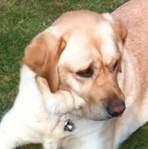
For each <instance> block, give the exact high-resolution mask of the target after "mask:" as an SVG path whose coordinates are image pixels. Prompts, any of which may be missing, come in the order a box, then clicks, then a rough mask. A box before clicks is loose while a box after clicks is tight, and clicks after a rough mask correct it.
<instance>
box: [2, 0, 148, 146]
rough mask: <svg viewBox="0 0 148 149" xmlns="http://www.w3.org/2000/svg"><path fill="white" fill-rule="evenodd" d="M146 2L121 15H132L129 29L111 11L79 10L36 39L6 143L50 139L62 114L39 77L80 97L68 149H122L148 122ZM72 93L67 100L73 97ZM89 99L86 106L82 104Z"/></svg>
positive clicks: (6, 125)
mask: <svg viewBox="0 0 148 149" xmlns="http://www.w3.org/2000/svg"><path fill="white" fill-rule="evenodd" d="M145 2H147V1H145V0H132V1H130V2H129V3H127V4H126V5H125V9H124V7H123V9H121V12H120V11H117V13H115V14H116V16H118V15H119V14H121V15H119V16H121V17H122V15H125V14H126V13H127V14H128V13H129V14H130V15H129V16H128V15H127V16H128V17H129V19H128V17H127V16H123V17H122V20H123V22H124V20H126V19H127V21H125V26H126V28H127V29H128V31H129V33H128V35H127V29H126V28H125V27H124V25H123V24H122V23H121V22H120V21H118V20H116V19H114V18H113V17H112V16H111V15H110V14H106V13H105V14H98V13H95V12H91V11H72V12H68V13H66V14H64V15H62V16H61V17H59V18H58V19H57V20H56V21H55V22H54V23H53V24H52V25H51V26H50V27H49V28H47V29H46V30H45V31H43V32H41V33H40V34H38V35H37V36H36V37H35V38H34V39H33V41H32V42H31V43H30V44H29V46H28V47H27V48H26V50H25V56H24V64H23V67H22V70H21V81H20V87H19V93H18V96H17V98H16V101H15V103H14V106H13V108H12V109H11V110H10V111H9V112H8V114H6V116H5V117H4V119H3V120H2V123H1V125H0V132H1V133H0V138H2V139H0V145H1V144H3V148H2V149H9V148H13V147H15V146H16V145H19V144H22V143H29V142H32V143H43V144H48V143H47V142H50V139H51V136H49V134H51V133H50V132H51V127H50V126H51V125H50V122H51V118H50V117H49V110H50V109H51V111H52V109H53V113H55V111H56V110H57V108H52V105H54V103H53V102H52V103H51V104H50V103H46V102H43V101H46V96H45V95H46V93H47V92H46V90H45V89H43V91H45V94H43V93H42V94H43V97H42V94H41V93H40V90H39V89H38V86H37V84H36V81H35V76H36V75H39V76H42V77H44V78H45V79H46V80H47V82H48V85H49V88H50V91H51V94H56V93H57V92H59V91H60V90H67V91H68V92H69V93H70V95H72V96H71V97H73V98H74V101H79V102H78V103H80V104H78V105H79V106H78V107H79V108H77V109H79V110H78V111H79V112H78V114H79V113H80V116H81V119H77V120H76V121H75V125H76V129H75V131H73V132H71V133H70V135H68V136H65V137H64V138H63V139H62V141H61V142H60V148H62V149H63V148H64V149H90V148H91V149H98V148H100V149H116V148H118V146H119V144H120V143H121V142H122V141H124V140H125V139H126V138H127V137H128V136H129V135H130V134H131V133H133V132H134V131H135V130H136V129H137V128H139V127H140V126H142V125H143V124H144V123H146V122H147V121H148V79H147V74H148V67H147V64H148V59H147V58H148V55H147V54H148V51H147V49H148V46H147V40H148V36H147V35H148V28H147V26H148V22H147V19H146V18H147V17H148V15H147V14H148V13H147V11H148V9H147V7H146V6H147V5H146V4H145ZM141 9H142V11H141ZM137 12H138V13H137ZM131 14H132V15H133V16H132V15H131ZM130 16H132V17H130ZM124 18H125V19H124ZM139 20H140V21H141V22H143V23H139ZM137 22H138V23H137ZM135 24H136V25H135ZM137 30H138V33H137ZM126 37H127V38H126ZM126 39H127V40H126ZM125 41H126V42H125ZM140 41H141V42H140ZM124 43H126V48H124ZM41 88H42V87H41ZM48 94H49V95H50V92H48ZM65 95H66V94H64V96H63V95H62V96H61V98H62V102H64V100H65V99H64V98H67V101H68V99H70V100H73V98H69V96H67V95H66V97H65ZM50 96H51V95H50ZM47 97H48V96H47ZM47 99H48V98H47ZM83 100H84V101H85V102H84V103H86V104H84V103H83V102H82V103H81V102H80V101H83ZM52 101H53V100H52ZM58 102H59V103H60V104H61V102H60V101H58ZM56 104H58V103H56ZM48 106H49V108H48ZM74 107H75V106H74ZM76 107H77V106H76ZM76 114H77V113H76ZM117 116H121V117H117ZM86 118H87V119H86ZM111 118H112V119H111ZM101 120H104V121H101ZM58 128H59V127H58ZM58 128H57V130H58ZM58 131H59V130H58ZM55 134H56V133H55ZM6 140H7V142H8V143H7V142H5V141H6ZM1 142H2V143H1ZM1 147H2V146H1Z"/></svg>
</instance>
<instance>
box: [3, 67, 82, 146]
mask: <svg viewBox="0 0 148 149" xmlns="http://www.w3.org/2000/svg"><path fill="white" fill-rule="evenodd" d="M35 77H36V74H35V73H34V72H33V71H31V70H30V68H29V67H27V66H26V65H23V66H22V69H21V76H20V78H21V80H20V85H19V92H18V95H17V97H16V100H15V103H14V105H13V107H12V108H11V110H10V111H9V112H8V113H7V114H6V115H5V116H4V118H3V119H2V122H1V123H0V148H1V149H12V148H15V147H17V146H19V145H23V144H28V143H42V144H43V147H44V148H45V149H56V148H57V142H56V141H59V140H58V139H60V138H62V137H64V136H65V135H68V133H66V132H64V131H63V129H64V120H66V119H65V117H66V116H64V117H61V118H59V115H58V114H62V113H61V111H63V113H64V112H67V111H64V110H65V107H64V106H69V105H70V106H71V108H72V107H73V105H72V104H71V102H73V101H72V100H71V99H70V95H67V94H65V98H64V101H65V100H67V101H69V103H68V104H69V105H64V102H63V99H62V98H61V96H60V94H59V95H58V96H57V95H56V96H50V97H48V98H49V100H48V101H47V102H46V104H47V105H46V104H44V102H43V101H44V99H43V97H42V95H41V93H40V91H39V88H38V86H37V84H36V80H35ZM55 97H56V98H55ZM52 99H53V100H52ZM75 104H77V105H78V106H79V104H81V102H75ZM45 105H46V106H45ZM57 105H59V107H58V106H57ZM47 107H48V108H47ZM56 115H57V116H56ZM59 120H60V122H59ZM56 128H58V129H56ZM51 131H52V133H53V138H52V133H51ZM54 135H55V136H54ZM54 137H55V138H56V139H55V138H54ZM54 139H55V140H54Z"/></svg>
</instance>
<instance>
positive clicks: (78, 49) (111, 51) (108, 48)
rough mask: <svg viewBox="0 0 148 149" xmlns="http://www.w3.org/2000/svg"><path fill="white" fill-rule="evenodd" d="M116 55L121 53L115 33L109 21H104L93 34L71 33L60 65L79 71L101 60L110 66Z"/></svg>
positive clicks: (95, 28)
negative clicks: (92, 62)
mask: <svg viewBox="0 0 148 149" xmlns="http://www.w3.org/2000/svg"><path fill="white" fill-rule="evenodd" d="M86 26H87V25H86ZM89 29H90V28H89ZM93 40H95V41H93ZM95 43H97V46H96V44H95ZM116 55H119V51H118V48H117V43H116V37H115V32H114V30H113V28H112V25H111V24H110V23H109V22H108V21H105V20H102V21H100V22H99V23H98V24H97V25H96V26H94V28H93V30H92V32H90V31H89V32H86V30H82V31H81V32H80V30H78V32H77V31H75V32H73V33H71V36H70V38H69V39H68V41H67V44H66V48H65V49H64V52H63V53H62V55H61V57H60V60H59V64H66V65H70V67H73V68H75V69H78V67H80V68H81V67H83V65H84V67H85V66H86V65H87V64H88V63H90V62H91V61H98V62H99V59H100V60H102V61H103V62H105V63H106V64H109V63H110V62H111V61H112V59H114V58H115V57H116Z"/></svg>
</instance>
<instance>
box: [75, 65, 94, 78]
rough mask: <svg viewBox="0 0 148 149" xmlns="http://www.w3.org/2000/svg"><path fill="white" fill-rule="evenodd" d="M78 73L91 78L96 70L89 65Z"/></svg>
mask: <svg viewBox="0 0 148 149" xmlns="http://www.w3.org/2000/svg"><path fill="white" fill-rule="evenodd" d="M76 74H77V75H79V76H80V77H85V78H90V77H92V76H93V74H94V70H93V69H92V67H91V66H89V67H88V68H87V69H85V70H81V71H78V72H76Z"/></svg>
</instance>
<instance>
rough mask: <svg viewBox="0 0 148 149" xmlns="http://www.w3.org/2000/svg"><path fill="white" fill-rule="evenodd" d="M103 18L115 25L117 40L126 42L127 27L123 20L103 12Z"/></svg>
mask: <svg viewBox="0 0 148 149" xmlns="http://www.w3.org/2000/svg"><path fill="white" fill-rule="evenodd" d="M102 16H103V18H104V19H105V20H107V21H109V22H110V23H111V25H112V27H113V30H114V31H115V33H116V36H117V40H118V41H119V42H121V43H122V44H124V42H125V40H126V37H127V29H126V27H125V25H124V24H123V22H122V21H121V20H119V19H116V18H114V17H113V16H112V15H111V14H110V13H103V14H102Z"/></svg>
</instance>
